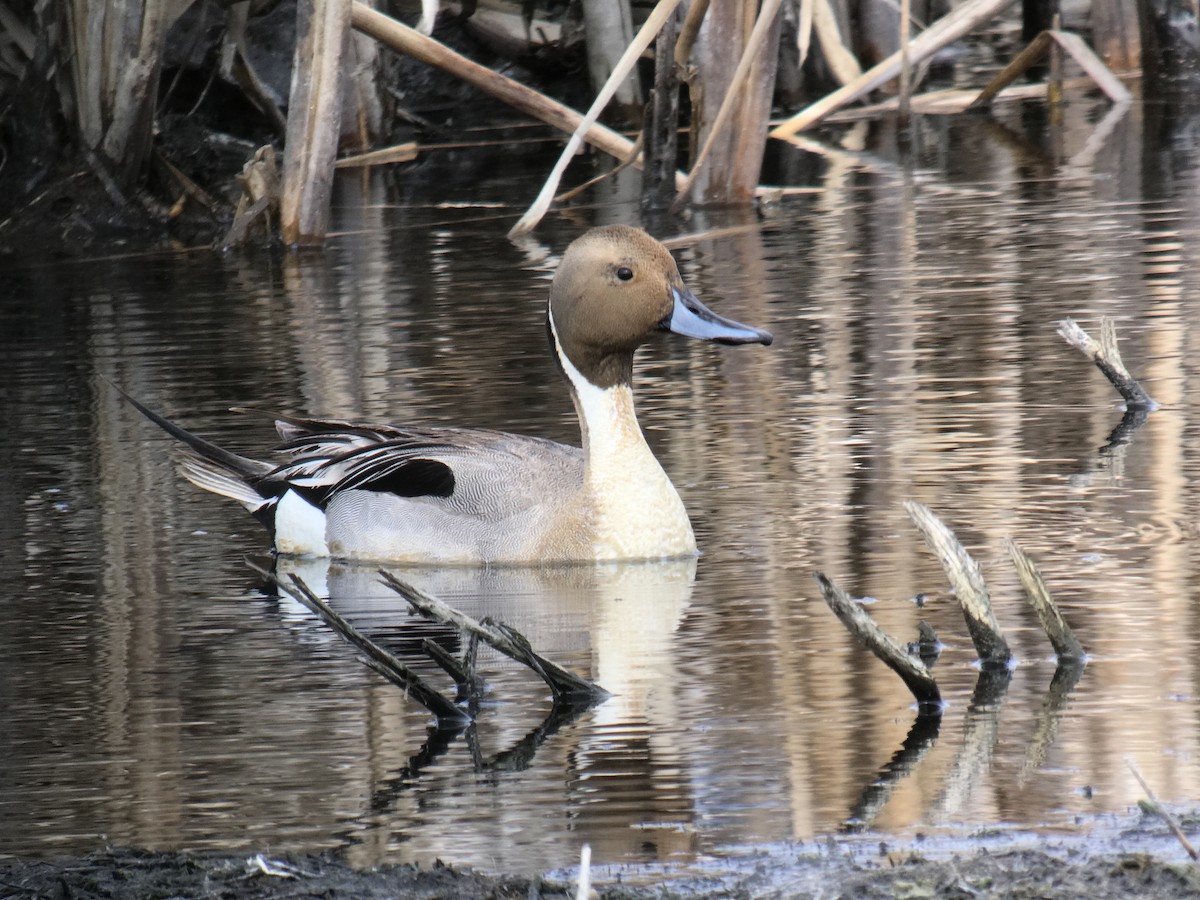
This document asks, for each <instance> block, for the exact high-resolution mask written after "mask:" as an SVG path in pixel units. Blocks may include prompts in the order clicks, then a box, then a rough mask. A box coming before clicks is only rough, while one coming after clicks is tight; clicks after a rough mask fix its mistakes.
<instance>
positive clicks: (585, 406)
mask: <svg viewBox="0 0 1200 900" xmlns="http://www.w3.org/2000/svg"><path fill="white" fill-rule="evenodd" d="M550 331H551V334H553V336H554V350H555V353H557V354H558V359H559V362H560V363H561V364H562V367H563V371H564V372H566V375H567V380H568V381H570V383H571V395H572V398H573V399H574V401H575V410H576V412H577V413H578V415H579V425H580V430H581V431H582V433H583V456H584V475H583V477H584V488H585V490H586V491H587V492H588V494H589V495H590V498H591V504H592V506H593V509H594V510H595V512H596V513H597V515H598V516H599V519H600V521H598V522H597V526H598V528H597V531H598V540H599V541H601V542H603V543H605V544H611V547H608V548H606V549H605V550H604V551H603V552H602V551H600V550H599V549H598V551H597V555H598V558H604V557H605V556H608V557H610V558H632V557H649V556H678V555H681V554H685V553H692V552H694V551H695V539H694V538H693V537H692V528H691V523H690V522H688V517H687V512H686V511H685V510H684V508H683V501H682V500H680V499H679V494H678V493H677V492H676V490H675V486H674V485H673V484H671V479H669V478H668V477H667V473H666V472H664V471H663V468H662V466H661V465H660V464H659V462H658V460H657V459H656V458H655V457H654V454H653V453H652V452H651V451H650V446H649V445H648V444H647V443H646V439H645V437H644V436H643V435H642V429H641V428H640V427H639V426H638V420H637V413H636V412H635V411H634V408H633V388H631V387H630V386H629V385H627V384H617V385H614V386H613V387H610V388H601V387H597V386H596V385H595V384H593V383H592V382H591V381H589V380H588V379H587V378H586V377H585V376H584V374H583V373H582V372H580V371H579V369H578V368H577V367H576V366H575V364H574V363H572V362H571V360H570V359H568V358H567V356H566V354H565V353H563V352H562V344H561V342H560V341H559V340H558V332H557V330H556V329H555V326H554V319H553V317H551V319H550ZM634 522H636V526H634V525H632V524H631V523H634ZM606 533H612V534H613V537H612V538H611V539H610V538H607V537H605V535H606ZM626 535H628V537H629V538H630V539H631V540H628V541H627V540H626V539H625V536H626Z"/></svg>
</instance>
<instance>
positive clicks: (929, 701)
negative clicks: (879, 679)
mask: <svg viewBox="0 0 1200 900" xmlns="http://www.w3.org/2000/svg"><path fill="white" fill-rule="evenodd" d="M814 575H815V577H816V579H817V583H818V584H820V585H821V594H822V595H823V596H824V597H825V602H826V603H827V604H829V608H830V609H831V610H833V613H834V615H836V616H837V617H838V619H840V620H841V623H842V624H843V625H845V626H846V628H847V629H848V630H849V632H850V633H851V634H852V635H854V637H855V638H857V639H858V642H859V643H860V644H862V645H863V646H864V647H866V648H867V649H868V650H870V651H871V652H872V653H874V654H875V655H876V656H877V657H879V659H880V661H882V662H883V663H884V664H885V665H886V666H888V668H890V669H891V670H892V671H893V672H895V673H896V674H897V675H899V676H900V680H901V681H903V682H904V686H905V687H907V688H908V689H909V690H910V691H911V692H912V695H913V696H914V697H916V698H917V710H918V713H919V714H920V715H937V716H940V715H941V714H942V695H941V692H940V691H939V690H938V686H937V681H936V680H934V677H933V676H932V675H931V674H929V669H927V668H926V667H925V664H924V663H923V662H921V660H920V659H917V658H916V657H914V656H913V655H912V654H910V653H908V651H907V650H906V649H905V648H904V646H903V645H902V644H901V643H900V642H899V641H897V640H896V639H895V638H893V637H892V636H891V635H890V634H888V633H887V632H886V631H884V630H883V629H882V628H880V627H879V625H878V624H877V623H876V622H875V620H874V619H872V618H871V617H870V616H869V615H868V614H867V613H866V611H865V610H864V609H863V608H862V607H861V606H860V605H859V604H857V603H855V602H854V601H853V600H851V599H850V597H849V595H848V594H847V593H846V592H845V591H843V590H842V589H841V588H840V587H838V586H837V585H836V584H834V583H833V582H832V581H831V580H830V579H829V578H827V577H826V576H825V574H824V573H823V572H816V573H814Z"/></svg>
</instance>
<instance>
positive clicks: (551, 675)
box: [379, 569, 612, 701]
mask: <svg viewBox="0 0 1200 900" xmlns="http://www.w3.org/2000/svg"><path fill="white" fill-rule="evenodd" d="M379 575H380V577H381V578H382V579H383V583H384V584H386V585H387V586H388V587H390V588H391V589H392V590H393V591H395V592H396V593H397V594H399V595H400V596H401V597H403V598H404V599H405V600H407V601H408V603H409V605H410V606H412V608H413V609H415V610H416V611H417V612H419V613H421V615H424V616H428V617H429V618H431V619H435V620H437V621H439V622H444V623H446V624H447V625H451V626H453V627H455V628H457V629H458V630H459V631H461V632H462V633H463V634H466V635H469V636H472V637H478V638H479V639H480V640H482V641H483V642H484V643H486V644H488V645H489V646H490V647H492V648H493V649H495V650H498V651H499V652H500V653H503V654H504V655H505V656H507V657H508V658H509V659H513V660H516V661H517V662H519V663H521V664H522V665H525V666H528V667H529V668H530V669H532V670H533V671H534V672H536V673H537V674H538V676H539V677H541V679H542V680H543V681H545V682H546V684H547V686H548V687H549V688H550V692H551V693H552V694H553V695H554V698H555V699H556V700H559V699H566V700H580V699H583V700H589V701H591V700H600V699H604V698H607V697H611V696H612V695H611V694H610V693H609V692H608V691H606V690H604V688H602V687H600V685H598V684H595V683H594V682H591V681H588V680H587V679H586V678H580V677H579V676H578V675H576V674H575V673H574V672H569V671H567V670H566V669H564V668H563V667H562V666H560V665H558V664H556V663H553V662H551V661H550V660H548V659H546V658H545V657H543V656H539V655H538V654H536V653H534V652H533V650H532V649H531V648H530V646H529V642H528V641H527V640H526V639H525V637H524V636H523V635H521V634H519V633H518V632H516V631H514V630H513V629H512V628H509V627H508V626H507V625H501V624H499V623H495V622H488V621H486V620H485V621H483V622H478V621H476V620H475V619H472V618H471V617H470V616H468V615H466V614H465V613H461V612H459V611H458V610H456V609H454V608H453V607H451V606H448V605H447V604H445V603H443V602H442V601H441V600H438V599H437V598H436V597H432V596H430V595H429V594H426V593H424V592H423V591H421V590H419V589H417V588H415V587H413V586H412V585H411V584H408V583H407V582H404V581H401V580H400V579H399V578H397V577H396V576H395V575H393V574H392V573H391V572H388V571H387V570H385V569H380V570H379Z"/></svg>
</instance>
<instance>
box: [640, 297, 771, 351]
mask: <svg viewBox="0 0 1200 900" xmlns="http://www.w3.org/2000/svg"><path fill="white" fill-rule="evenodd" d="M671 293H672V294H673V295H674V299H675V306H674V308H673V309H672V310H671V316H670V318H668V319H667V321H666V322H664V323H663V325H664V326H665V327H666V329H667V330H668V331H672V332H674V333H675V334H682V335H685V336H687V337H693V338H698V339H699V340H702V341H712V342H714V343H717V344H770V343H771V341H773V340H774V336H773V335H772V334H771V332H769V331H763V330H762V329H761V328H754V327H753V326H750V325H743V324H742V323H741V322H735V321H734V320H733V319H727V318H725V317H724V316H719V315H717V314H716V313H715V312H713V311H712V310H711V309H709V308H708V307H707V306H705V305H704V304H703V303H701V302H700V298H699V297H697V296H696V295H695V294H693V293H692V292H691V291H689V290H688V289H687V288H671Z"/></svg>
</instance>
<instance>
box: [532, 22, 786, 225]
mask: <svg viewBox="0 0 1200 900" xmlns="http://www.w3.org/2000/svg"><path fill="white" fill-rule="evenodd" d="M768 2H770V0H768ZM775 2H778V0H775ZM678 5H679V0H658V3H657V4H655V6H654V9H653V10H652V11H651V12H650V15H649V16H648V17H647V18H646V21H645V23H644V24H643V25H642V27H641V29H640V30H639V31H638V33H637V35H635V36H634V39H633V41H632V42H630V44H629V46H628V47H626V48H625V52H624V53H623V54H621V58H620V59H619V60H617V64H616V65H615V66H613V70H612V74H611V75H609V76H608V80H607V81H606V82H604V87H602V88H601V89H600V93H598V94H597V95H596V99H595V100H593V101H592V106H591V108H590V109H589V110H588V111H587V115H585V116H584V117H583V119H582V121H580V123H579V125H578V126H576V128H575V132H574V133H573V134H572V135H571V139H570V140H569V141H567V146H566V147H564V148H563V152H562V155H561V156H559V158H558V162H557V163H555V164H554V168H553V170H551V172H550V174H549V176H547V178H546V183H545V184H544V185H542V190H541V193H539V194H538V195H537V198H536V199H535V200H534V201H533V203H532V204H530V207H529V209H527V210H526V211H525V214H524V215H523V216H521V218H520V219H518V220H517V224H515V225H514V226H513V227H512V228H511V229H510V230H509V232H508V236H509V238H510V239H511V238H516V237H520V236H522V235H525V234H528V233H529V232H531V231H533V229H534V228H536V227H537V224H538V222H540V221H541V220H542V217H543V216H545V215H546V213H547V212H548V211H549V209H550V204H551V202H552V201H553V200H554V193H555V191H557V190H558V183H559V181H561V180H562V176H563V173H564V172H565V171H566V170H567V166H568V165H570V163H571V159H572V158H573V157H574V156H575V153H576V151H578V150H579V148H580V147H581V146H583V141H584V136H585V135H586V133H587V132H588V131H589V130H590V129H591V127H592V126H593V125H594V124H595V123H596V120H597V119H599V118H600V113H601V112H603V111H604V107H605V106H607V105H608V101H609V100H611V99H612V97H613V95H614V94H615V93H616V92H617V88H619V87H620V86H621V84H622V83H623V82H624V81H625V79H626V78H627V77H628V75H629V72H630V71H631V70H632V69H633V67H634V65H635V64H636V63H637V61H638V59H640V58H641V55H642V52H643V51H644V50H645V49H646V48H647V47H649V46H650V43H651V42H652V41H653V40H654V37H655V35H657V34H658V32H659V31H660V30H661V29H662V27H663V23H665V22H666V21H667V18H668V17H669V16H671V15H673V14H674V12H675V7H677V6H678Z"/></svg>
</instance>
